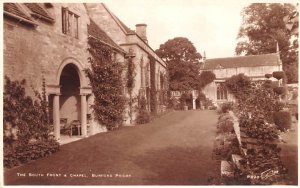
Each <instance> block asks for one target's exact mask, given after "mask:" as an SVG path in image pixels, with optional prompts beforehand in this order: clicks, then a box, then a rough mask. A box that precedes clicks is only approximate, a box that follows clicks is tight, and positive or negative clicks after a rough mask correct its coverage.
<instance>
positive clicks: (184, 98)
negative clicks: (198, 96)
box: [179, 93, 191, 109]
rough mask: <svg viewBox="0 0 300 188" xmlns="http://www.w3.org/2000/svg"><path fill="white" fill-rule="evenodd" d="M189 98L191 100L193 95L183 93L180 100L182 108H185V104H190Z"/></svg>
mask: <svg viewBox="0 0 300 188" xmlns="http://www.w3.org/2000/svg"><path fill="white" fill-rule="evenodd" d="M189 100H191V95H190V94H188V93H182V94H181V96H180V98H179V102H180V107H181V109H184V106H187V105H188V102H189Z"/></svg>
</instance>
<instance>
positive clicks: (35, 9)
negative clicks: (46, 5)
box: [24, 3, 54, 22]
mask: <svg viewBox="0 0 300 188" xmlns="http://www.w3.org/2000/svg"><path fill="white" fill-rule="evenodd" d="M24 5H25V6H26V7H27V8H29V10H30V11H31V12H32V15H33V16H37V17H40V18H42V19H44V20H46V21H50V22H54V19H53V18H52V17H51V16H50V15H49V14H48V12H47V11H46V10H45V9H43V7H42V6H41V5H39V4H38V3H24Z"/></svg>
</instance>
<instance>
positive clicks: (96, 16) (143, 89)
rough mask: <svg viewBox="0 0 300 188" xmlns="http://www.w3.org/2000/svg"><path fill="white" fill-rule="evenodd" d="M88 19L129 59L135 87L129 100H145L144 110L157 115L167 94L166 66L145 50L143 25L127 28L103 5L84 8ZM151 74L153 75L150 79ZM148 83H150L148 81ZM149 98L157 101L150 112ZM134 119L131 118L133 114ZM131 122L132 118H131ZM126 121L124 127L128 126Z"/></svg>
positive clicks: (146, 48) (145, 27) (144, 26)
mask: <svg viewBox="0 0 300 188" xmlns="http://www.w3.org/2000/svg"><path fill="white" fill-rule="evenodd" d="M85 6H86V8H87V10H88V13H89V16H90V17H91V18H92V19H93V20H95V23H96V24H97V25H98V26H99V27H101V28H102V29H103V30H105V31H106V32H107V35H108V36H109V37H110V38H111V39H112V40H113V41H114V42H115V43H117V44H118V45H119V46H121V47H122V49H124V50H125V51H126V52H130V54H128V56H127V57H128V58H132V61H133V63H134V65H135V73H136V76H135V84H134V89H133V92H132V96H134V97H137V96H141V95H142V96H144V97H145V98H146V100H147V104H148V105H147V106H148V109H149V110H150V109H151V110H152V111H155V112H154V113H157V112H158V113H159V112H161V111H163V109H164V106H165V105H164V104H165V102H166V101H164V97H163V95H166V93H165V92H164V91H166V90H167V88H168V85H167V80H166V63H165V62H164V61H163V60H161V59H160V58H159V57H158V56H157V55H156V54H155V52H154V50H153V49H152V48H151V47H150V46H149V44H148V40H147V30H146V29H147V25H146V24H136V30H135V31H133V30H131V29H130V28H128V27H127V26H126V25H125V24H124V23H123V22H122V21H121V20H120V19H119V18H118V17H117V16H116V15H114V13H113V12H111V11H110V10H109V9H108V7H107V6H106V5H105V4H103V3H98V4H96V3H87V4H85ZM151 72H153V75H152V76H150V75H151ZM151 80H152V81H151ZM151 88H152V89H153V88H155V90H156V91H155V92H156V95H155V96H154V95H153V94H151V92H150V90H151ZM151 97H153V98H155V99H156V100H157V101H158V107H157V109H155V108H151V102H150V101H151ZM133 116H135V114H133ZM132 119H134V117H132ZM128 120H129V119H128V118H127V123H129V122H128Z"/></svg>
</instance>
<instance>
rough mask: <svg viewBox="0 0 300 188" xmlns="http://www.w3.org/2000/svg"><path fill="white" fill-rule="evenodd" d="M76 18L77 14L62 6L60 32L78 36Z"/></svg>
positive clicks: (77, 17)
mask: <svg viewBox="0 0 300 188" xmlns="http://www.w3.org/2000/svg"><path fill="white" fill-rule="evenodd" d="M78 19H79V16H78V15H76V14H74V13H73V12H71V11H69V10H68V8H62V32H63V33H64V34H66V35H70V36H72V37H75V38H78Z"/></svg>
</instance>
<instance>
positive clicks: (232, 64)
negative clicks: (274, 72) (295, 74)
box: [203, 53, 280, 69]
mask: <svg viewBox="0 0 300 188" xmlns="http://www.w3.org/2000/svg"><path fill="white" fill-rule="evenodd" d="M279 64H280V60H279V57H278V54H277V53H272V54H262V55H249V56H236V57H226V58H216V59H206V60H205V62H204V67H203V69H218V68H236V67H258V66H274V65H279Z"/></svg>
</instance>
